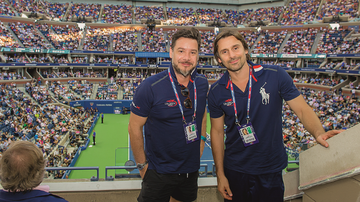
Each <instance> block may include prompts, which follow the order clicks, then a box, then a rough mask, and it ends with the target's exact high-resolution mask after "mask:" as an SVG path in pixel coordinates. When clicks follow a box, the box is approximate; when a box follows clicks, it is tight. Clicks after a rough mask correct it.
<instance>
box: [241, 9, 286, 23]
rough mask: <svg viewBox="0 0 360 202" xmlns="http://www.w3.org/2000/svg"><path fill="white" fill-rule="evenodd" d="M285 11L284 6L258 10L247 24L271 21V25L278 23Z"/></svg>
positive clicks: (248, 19) (249, 18) (247, 20)
mask: <svg viewBox="0 0 360 202" xmlns="http://www.w3.org/2000/svg"><path fill="white" fill-rule="evenodd" d="M283 11H284V7H283V6H279V7H268V8H258V9H257V10H256V11H255V12H253V13H252V14H251V15H250V16H249V17H248V18H247V19H246V21H245V22H247V23H250V22H251V21H270V22H271V23H277V22H278V20H279V17H280V14H281V13H282V12H283Z"/></svg>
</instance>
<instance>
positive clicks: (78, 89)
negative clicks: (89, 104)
mask: <svg viewBox="0 0 360 202" xmlns="http://www.w3.org/2000/svg"><path fill="white" fill-rule="evenodd" d="M68 84H69V88H71V89H72V90H73V91H74V92H75V93H76V94H77V95H79V96H81V97H82V98H83V99H84V100H88V99H90V96H91V94H92V92H93V83H90V82H89V81H86V80H81V81H79V80H69V81H68Z"/></svg>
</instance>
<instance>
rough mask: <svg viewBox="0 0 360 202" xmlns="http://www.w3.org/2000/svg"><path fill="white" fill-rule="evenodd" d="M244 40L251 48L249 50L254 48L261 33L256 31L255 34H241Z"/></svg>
mask: <svg viewBox="0 0 360 202" xmlns="http://www.w3.org/2000/svg"><path fill="white" fill-rule="evenodd" d="M240 33H241V34H242V35H243V36H244V38H245V41H246V43H247V44H248V46H249V49H252V48H254V45H255V41H256V40H257V39H258V38H259V36H260V34H261V33H262V32H261V31H254V32H240Z"/></svg>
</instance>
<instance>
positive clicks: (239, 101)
mask: <svg viewBox="0 0 360 202" xmlns="http://www.w3.org/2000/svg"><path fill="white" fill-rule="evenodd" d="M248 63H249V66H250V65H252V67H253V69H252V71H253V73H254V74H253V78H252V91H251V102H250V119H251V123H252V124H253V127H254V130H255V133H256V135H257V137H258V139H259V143H258V144H255V145H251V146H248V147H245V146H244V144H243V142H242V140H241V137H240V135H239V132H238V130H237V127H236V124H235V113H234V105H233V100H232V97H231V91H230V85H229V73H228V72H226V73H225V74H224V75H223V76H222V77H221V78H220V79H219V80H218V81H217V82H216V83H214V84H213V85H212V86H211V87H210V91H209V95H208V107H209V110H210V117H211V118H219V117H221V116H222V115H224V114H225V120H224V123H225V124H226V126H227V129H226V140H225V146H226V148H225V155H224V167H226V168H228V169H230V170H234V171H238V172H242V173H246V174H252V175H259V174H267V173H274V172H278V171H281V170H282V169H284V168H285V167H286V166H287V155H286V152H285V148H284V145H283V138H282V104H283V100H285V101H289V100H292V99H294V98H296V97H298V96H299V95H300V93H299V92H298V90H297V89H296V87H295V85H294V83H293V81H292V78H291V77H290V76H289V75H288V73H286V71H285V70H284V69H283V68H281V67H279V66H275V65H263V66H260V65H254V64H252V63H251V62H248ZM233 86H234V94H235V100H236V107H237V111H238V119H239V121H240V124H241V125H242V124H246V108H247V100H248V95H249V84H248V85H247V87H246V90H245V92H242V91H241V90H240V89H239V88H238V87H237V86H236V85H233Z"/></svg>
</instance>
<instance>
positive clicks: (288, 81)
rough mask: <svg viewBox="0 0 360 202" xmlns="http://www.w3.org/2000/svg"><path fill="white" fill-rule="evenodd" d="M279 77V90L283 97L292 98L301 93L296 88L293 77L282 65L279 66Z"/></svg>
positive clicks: (286, 99) (287, 99) (285, 98)
mask: <svg viewBox="0 0 360 202" xmlns="http://www.w3.org/2000/svg"><path fill="white" fill-rule="evenodd" d="M278 70H279V71H278V72H279V74H278V79H279V85H280V86H279V88H280V90H279V92H280V95H281V97H282V98H283V99H284V100H285V101H289V100H292V99H294V98H296V97H298V96H299V95H300V93H299V91H298V89H297V88H296V86H295V84H294V81H293V79H292V78H291V77H290V75H289V74H288V73H287V72H286V71H285V70H284V69H283V68H281V67H279V68H278Z"/></svg>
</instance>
